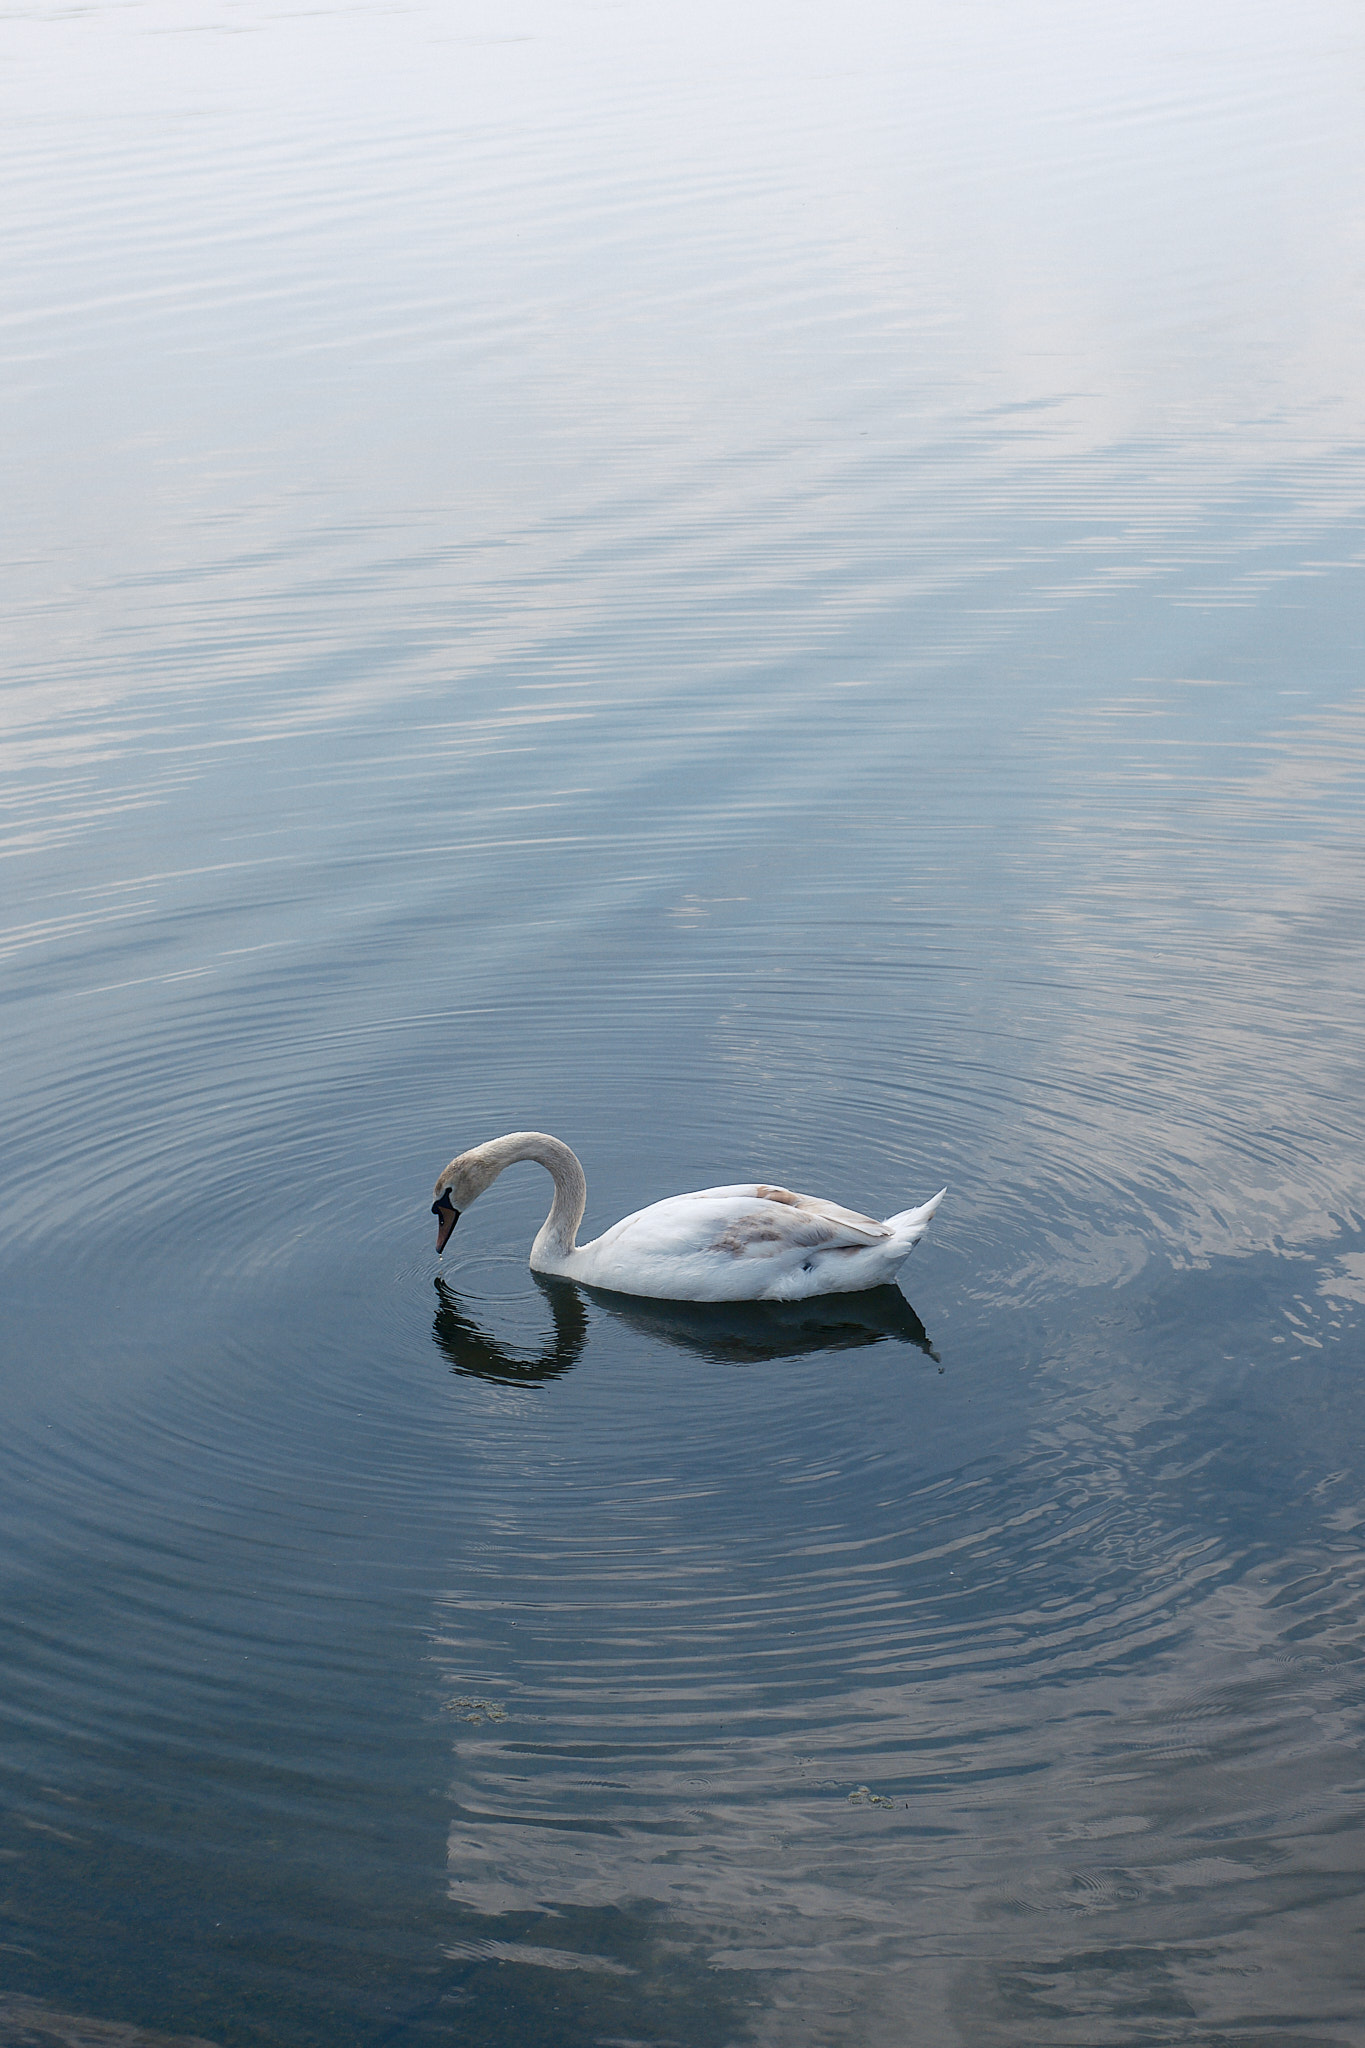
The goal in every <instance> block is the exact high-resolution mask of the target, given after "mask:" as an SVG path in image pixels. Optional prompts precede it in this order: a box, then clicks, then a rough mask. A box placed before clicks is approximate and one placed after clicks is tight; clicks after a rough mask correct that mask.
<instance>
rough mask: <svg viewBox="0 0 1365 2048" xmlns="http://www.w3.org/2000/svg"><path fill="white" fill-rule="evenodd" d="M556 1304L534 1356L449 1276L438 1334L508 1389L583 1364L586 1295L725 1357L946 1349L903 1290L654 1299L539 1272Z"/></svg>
mask: <svg viewBox="0 0 1365 2048" xmlns="http://www.w3.org/2000/svg"><path fill="white" fill-rule="evenodd" d="M531 1277H532V1278H533V1279H534V1281H535V1284H536V1286H537V1287H538V1288H539V1289H540V1291H541V1293H542V1294H543V1295H544V1296H545V1298H546V1300H547V1301H548V1303H549V1307H550V1315H551V1317H552V1319H553V1323H554V1331H553V1335H552V1336H551V1337H550V1338H548V1339H547V1341H546V1342H545V1344H544V1345H543V1346H542V1347H541V1349H540V1351H539V1352H537V1353H533V1354H532V1355H531V1356H530V1357H520V1356H518V1354H517V1353H516V1352H514V1351H512V1350H510V1349H508V1348H507V1347H506V1346H504V1345H503V1344H501V1343H500V1342H499V1341H498V1339H497V1338H496V1337H493V1336H490V1335H489V1334H488V1333H487V1332H486V1331H485V1330H484V1329H483V1328H482V1327H481V1326H480V1324H479V1323H478V1322H477V1321H476V1320H475V1318H474V1315H473V1312H472V1310H471V1309H470V1307H469V1305H468V1303H467V1302H466V1301H464V1300H463V1299H462V1298H461V1297H460V1295H458V1294H457V1293H455V1291H454V1289H453V1288H451V1287H449V1286H448V1285H447V1284H446V1282H445V1281H444V1280H441V1279H438V1280H437V1282H436V1292H437V1295H438V1297H439V1304H440V1305H439V1307H438V1308H437V1310H436V1319H435V1323H434V1325H433V1331H432V1334H433V1336H434V1337H435V1339H436V1343H437V1345H438V1346H439V1348H440V1349H441V1351H443V1352H444V1353H445V1356H446V1357H447V1358H448V1359H449V1360H450V1363H451V1365H452V1367H453V1368H454V1370H455V1371H456V1372H459V1373H468V1374H473V1375H475V1376H477V1377H478V1378H479V1379H485V1380H499V1381H501V1382H502V1383H503V1384H504V1385H507V1386H526V1385H528V1384H530V1383H531V1382H533V1381H536V1380H552V1379H558V1378H559V1376H560V1375H561V1373H566V1372H567V1371H568V1370H569V1368H570V1366H573V1365H576V1364H577V1363H578V1359H579V1355H580V1353H581V1352H582V1349H583V1345H584V1342H585V1340H586V1338H587V1334H588V1316H587V1309H586V1307H585V1305H584V1303H585V1298H586V1299H591V1300H592V1301H593V1302H594V1303H596V1305H597V1306H598V1307H599V1308H602V1309H605V1310H606V1311H607V1312H608V1313H609V1314H611V1315H613V1316H615V1317H616V1318H617V1319H618V1320H619V1321H621V1322H623V1323H628V1324H629V1325H630V1327H631V1328H632V1329H634V1330H639V1331H641V1332H642V1333H643V1334H644V1335H645V1336H648V1337H653V1338H656V1339H658V1340H659V1341H660V1342H662V1343H665V1344H672V1345H674V1346H675V1347H676V1348H677V1349H678V1350H679V1351H691V1352H695V1353H698V1354H699V1355H700V1356H701V1357H703V1358H708V1359H711V1360H713V1361H715V1362H716V1363H719V1364H730V1365H758V1364H761V1363H763V1362H764V1361H767V1360H771V1359H778V1358H799V1357H800V1356H801V1355H802V1354H803V1353H805V1352H809V1351H851V1350H854V1349H856V1348H858V1347H859V1346H862V1345H867V1344H882V1343H885V1342H886V1341H887V1340H888V1339H890V1340H892V1341H899V1342H900V1343H903V1344H910V1345H913V1346H914V1348H915V1349H916V1350H917V1351H922V1352H924V1353H925V1355H926V1356H927V1357H929V1358H932V1359H933V1360H934V1361H935V1362H936V1363H937V1360H938V1353H937V1351H935V1349H934V1347H933V1345H932V1344H931V1343H930V1341H929V1335H928V1332H927V1331H926V1329H925V1327H924V1325H923V1323H922V1322H921V1321H920V1319H919V1317H918V1316H917V1315H916V1314H915V1311H914V1310H913V1309H912V1308H911V1306H910V1304H909V1302H908V1301H907V1300H906V1298H905V1296H904V1295H903V1294H902V1293H901V1291H900V1289H899V1288H898V1287H873V1288H870V1289H869V1290H868V1291H867V1292H866V1293H865V1294H821V1295H816V1296H815V1297H814V1298H813V1299H812V1300H810V1301H735V1302H730V1301H650V1300H648V1299H646V1298H645V1297H643V1296H641V1295H634V1294H608V1293H605V1292H603V1291H601V1290H600V1289H598V1288H579V1287H577V1286H576V1285H575V1284H574V1282H573V1281H572V1280H551V1279H546V1278H545V1277H543V1276H542V1275H541V1274H538V1273H537V1274H533V1275H532V1276H531Z"/></svg>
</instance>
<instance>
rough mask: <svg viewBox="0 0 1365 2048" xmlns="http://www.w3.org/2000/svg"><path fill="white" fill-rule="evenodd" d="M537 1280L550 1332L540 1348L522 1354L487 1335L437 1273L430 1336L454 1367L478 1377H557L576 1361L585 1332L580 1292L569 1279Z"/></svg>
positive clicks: (516, 1380) (524, 1381) (506, 1380)
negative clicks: (546, 1307) (545, 1302)
mask: <svg viewBox="0 0 1365 2048" xmlns="http://www.w3.org/2000/svg"><path fill="white" fill-rule="evenodd" d="M537 1285H538V1286H539V1288H540V1291H541V1293H542V1294H543V1295H545V1297H546V1299H547V1300H548V1302H549V1304H550V1315H551V1317H552V1319H553V1322H554V1331H553V1334H552V1335H551V1336H550V1337H549V1338H547V1340H546V1342H545V1343H544V1344H543V1345H542V1346H541V1349H540V1350H539V1352H537V1353H534V1354H533V1355H532V1356H531V1357H529V1358H522V1357H519V1356H518V1354H517V1353H516V1352H515V1351H511V1350H509V1349H507V1348H506V1347H505V1346H504V1345H502V1344H500V1343H499V1342H498V1340H497V1338H496V1337H490V1336H489V1335H488V1333H487V1331H486V1330H484V1329H482V1328H481V1327H480V1325H479V1324H478V1323H477V1322H475V1320H474V1317H473V1315H472V1314H471V1312H470V1310H469V1307H468V1305H467V1304H466V1303H465V1302H464V1301H463V1300H462V1299H461V1298H460V1296H459V1295H458V1294H456V1292H455V1290H454V1289H453V1288H452V1287H448V1286H447V1285H446V1283H445V1281H444V1280H441V1279H439V1278H438V1280H437V1282H436V1293H437V1297H438V1306H437V1310H436V1320H435V1322H434V1323H433V1325H432V1335H433V1337H434V1338H435V1339H436V1343H437V1346H438V1347H439V1349H440V1350H442V1351H443V1352H444V1353H445V1355H446V1357H447V1358H448V1359H449V1360H450V1363H451V1367H452V1369H453V1370H454V1371H455V1372H459V1373H468V1374H470V1375H472V1376H473V1377H475V1378H477V1379H481V1380H500V1381H501V1382H502V1384H503V1385H504V1386H510V1387H524V1386H529V1385H531V1384H532V1383H533V1382H534V1381H537V1380H557V1379H558V1378H559V1377H560V1375H561V1374H562V1373H566V1372H567V1371H568V1370H569V1368H570V1366H573V1365H577V1363H578V1358H579V1353H580V1352H581V1351H582V1349H583V1344H584V1340H585V1339H586V1337H587V1334H588V1315H587V1310H586V1309H585V1308H584V1306H583V1297H582V1295H581V1294H580V1293H579V1291H578V1289H577V1288H576V1287H575V1286H574V1284H573V1282H572V1281H571V1280H540V1279H539V1278H537Z"/></svg>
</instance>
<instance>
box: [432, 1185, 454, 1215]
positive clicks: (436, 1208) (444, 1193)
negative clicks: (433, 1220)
mask: <svg viewBox="0 0 1365 2048" xmlns="http://www.w3.org/2000/svg"><path fill="white" fill-rule="evenodd" d="M454 1207H455V1204H454V1203H453V1202H452V1201H451V1199H450V1189H449V1188H443V1189H442V1190H441V1193H440V1194H439V1195H438V1196H437V1197H436V1200H435V1201H434V1202H433V1203H432V1205H431V1213H432V1215H433V1216H439V1215H440V1213H441V1211H442V1210H443V1209H453V1208H454Z"/></svg>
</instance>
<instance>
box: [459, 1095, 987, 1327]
mask: <svg viewBox="0 0 1365 2048" xmlns="http://www.w3.org/2000/svg"><path fill="white" fill-rule="evenodd" d="M522 1159H533V1160H535V1162H536V1164H537V1165H539V1166H543V1167H544V1168H545V1169H546V1171H547V1173H548V1174H549V1176H550V1178H551V1180H552V1181H553V1182H554V1184H555V1192H554V1200H553V1201H552V1202H551V1204H550V1213H549V1215H548V1216H547V1217H546V1219H545V1221H544V1223H543V1224H542V1225H541V1227H540V1230H539V1232H538V1233H537V1236H536V1241H535V1243H534V1244H533V1245H532V1246H531V1271H532V1272H533V1273H546V1274H550V1275H553V1276H557V1277H560V1278H563V1279H566V1280H577V1281H580V1282H582V1284H583V1285H584V1286H586V1287H606V1288H610V1289H611V1290H612V1291H613V1292H615V1293H617V1294H639V1295H646V1296H649V1297H652V1298H653V1299H654V1300H656V1301H805V1300H806V1299H808V1298H809V1297H810V1296H811V1295H814V1294H854V1293H858V1292H861V1290H862V1289H864V1288H866V1287H880V1286H882V1285H883V1284H884V1283H885V1282H886V1281H888V1280H893V1279H894V1278H895V1276H896V1273H897V1271H898V1270H899V1268H900V1267H901V1266H902V1265H903V1263H904V1262H905V1260H906V1259H907V1258H908V1257H909V1255H910V1253H911V1252H912V1251H913V1250H914V1248H915V1246H916V1245H917V1244H918V1243H919V1240H920V1239H921V1237H923V1235H924V1231H925V1227H926V1226H927V1224H928V1222H929V1218H930V1217H931V1216H932V1215H933V1213H934V1211H935V1209H937V1207H938V1205H939V1203H940V1202H941V1201H942V1200H943V1197H944V1195H945V1194H946V1193H947V1192H948V1191H947V1189H946V1188H940V1189H939V1191H938V1193H937V1194H936V1195H935V1196H934V1197H933V1198H932V1200H930V1201H928V1202H923V1203H921V1205H920V1207H919V1208H918V1209H903V1210H902V1211H901V1212H900V1214H899V1215H898V1216H888V1217H887V1218H886V1221H885V1222H884V1223H878V1222H877V1221H876V1220H875V1218H873V1217H871V1216H859V1215H857V1214H856V1213H855V1211H853V1210H852V1209H841V1208H840V1207H839V1205H838V1203H837V1202H823V1201H821V1200H820V1199H819V1198H818V1197H817V1196H815V1195H794V1194H793V1193H792V1192H791V1190H790V1188H778V1187H768V1186H766V1185H763V1184H761V1183H752V1184H751V1183H745V1184H743V1185H740V1186H736V1187H725V1188H701V1189H699V1190H698V1191H697V1193H695V1194H691V1195H670V1196H669V1197H668V1198H667V1200H665V1201H662V1202H652V1203H651V1204H650V1206H649V1208H647V1209H637V1210H636V1211H635V1212H634V1214H633V1215H630V1216H623V1217H622V1219H621V1221H620V1222H619V1223H614V1224H613V1225H612V1227H611V1229H610V1230H604V1231H603V1233H602V1235H601V1236H600V1237H595V1238H594V1239H593V1240H592V1242H591V1243H590V1244H579V1243H578V1242H577V1237H578V1226H579V1224H580V1223H581V1222H582V1221H583V1211H584V1209H585V1208H586V1207H587V1201H588V1183H587V1177H586V1176H585V1174H584V1172H583V1169H582V1167H581V1166H580V1165H579V1163H578V1161H577V1159H576V1158H575V1157H574V1155H573V1153H572V1152H571V1151H570V1150H569V1148H568V1146H567V1145H565V1144H563V1143H561V1141H560V1140H559V1139H558V1138H551V1137H547V1136H546V1134H545V1132H544V1131H511V1132H509V1133H508V1135H507V1136H506V1137H504V1138H490V1139H489V1141H488V1142H487V1144H484V1145H474V1146H472V1147H471V1149H470V1150H469V1151H468V1152H461V1153H460V1155H459V1157H458V1158H457V1159H452V1160H451V1162H450V1164H449V1166H448V1167H447V1168H446V1169H445V1171H444V1173H443V1174H442V1175H441V1177H440V1179H439V1180H438V1181H437V1183H436V1190H435V1193H436V1199H435V1201H434V1202H433V1203H432V1205H431V1213H432V1215H433V1216H434V1217H435V1218H436V1250H437V1253H438V1254H439V1253H441V1252H443V1251H444V1250H445V1248H446V1245H447V1244H448V1243H449V1241H450V1233H451V1232H452V1230H454V1228H455V1225H456V1224H457V1223H458V1222H459V1220H460V1215H461V1212H462V1211H463V1210H465V1209H467V1208H468V1207H469V1205H470V1203H471V1202H473V1201H475V1200H477V1198H478V1197H479V1196H480V1195H481V1194H482V1193H483V1192H484V1190H485V1188H489V1187H491V1186H492V1184H493V1182H494V1181H495V1180H496V1179H497V1177H498V1175H499V1174H500V1173H502V1172H503V1171H504V1169H505V1168H507V1167H509V1166H515V1165H516V1163H517V1162H518V1160H522Z"/></svg>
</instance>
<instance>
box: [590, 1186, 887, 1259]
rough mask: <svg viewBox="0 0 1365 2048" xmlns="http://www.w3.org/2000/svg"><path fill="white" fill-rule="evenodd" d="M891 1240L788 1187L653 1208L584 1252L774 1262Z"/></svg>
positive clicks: (718, 1192) (881, 1230)
mask: <svg viewBox="0 0 1365 2048" xmlns="http://www.w3.org/2000/svg"><path fill="white" fill-rule="evenodd" d="M827 1211H828V1213H826V1212H827ZM889 1235H890V1232H889V1231H888V1230H887V1229H886V1227H885V1225H884V1224H881V1223H875V1222H873V1220H872V1219H871V1217H868V1216H855V1215H854V1214H853V1213H852V1212H851V1211H850V1210H846V1209H838V1208H836V1207H835V1206H834V1204H833V1203H822V1204H819V1205H815V1206H812V1205H808V1204H807V1203H806V1201H805V1200H804V1199H803V1198H802V1197H800V1196H797V1195H793V1194H792V1193H791V1192H790V1190H788V1189H787V1188H770V1187H765V1186H761V1185H755V1184H750V1185H747V1186H738V1187H727V1188H702V1189H699V1190H698V1192H697V1193H696V1194H691V1195H672V1196H670V1197H669V1199H668V1200H667V1201H663V1202H654V1203H651V1205H650V1207H649V1208H648V1209H637V1210H636V1212H635V1214H634V1215H633V1216H625V1217H623V1218H622V1219H621V1221H620V1222H619V1223H615V1224H613V1225H612V1227H611V1229H610V1230H607V1231H604V1232H603V1234H602V1236H601V1237H599V1238H597V1239H596V1240H595V1241H594V1243H593V1244H591V1245H584V1246H583V1247H582V1249H583V1251H584V1252H585V1253H587V1252H593V1253H595V1254H597V1253H606V1252H611V1253H614V1254H619V1255H622V1256H625V1255H629V1256H631V1257H643V1258H669V1259H685V1258H689V1257H693V1256H701V1257H705V1258H713V1259H720V1260H727V1259H736V1260H749V1259H775V1258H780V1257H782V1256H783V1254H784V1253H795V1252H810V1251H862V1250H863V1249H865V1247H866V1246H867V1245H869V1244H880V1243H882V1242H883V1241H884V1240H885V1239H886V1238H887V1237H888V1236H889Z"/></svg>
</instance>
